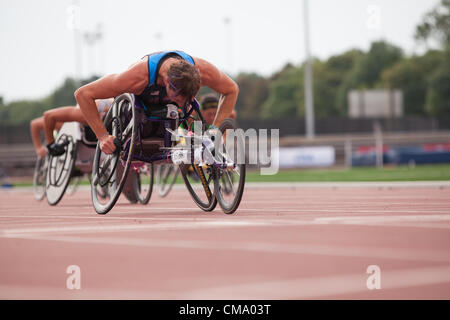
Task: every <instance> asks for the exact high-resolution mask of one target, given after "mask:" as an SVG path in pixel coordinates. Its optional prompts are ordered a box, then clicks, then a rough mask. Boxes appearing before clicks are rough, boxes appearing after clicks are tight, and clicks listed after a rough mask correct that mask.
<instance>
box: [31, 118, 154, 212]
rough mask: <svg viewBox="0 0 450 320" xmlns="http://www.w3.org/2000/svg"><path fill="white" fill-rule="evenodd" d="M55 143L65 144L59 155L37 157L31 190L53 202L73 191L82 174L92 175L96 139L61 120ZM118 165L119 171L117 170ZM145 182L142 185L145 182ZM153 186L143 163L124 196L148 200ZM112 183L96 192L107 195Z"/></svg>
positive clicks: (80, 127)
mask: <svg viewBox="0 0 450 320" xmlns="http://www.w3.org/2000/svg"><path fill="white" fill-rule="evenodd" d="M55 142H56V143H57V144H63V145H65V152H64V154H62V155H61V156H58V157H53V156H51V155H47V156H46V157H43V158H38V159H37V161H36V166H35V171H34V178H33V190H34V196H35V198H36V199H37V200H42V199H43V198H44V197H46V198H47V202H48V203H49V204H50V205H56V204H58V202H59V201H60V200H61V199H62V197H63V196H64V194H65V193H68V194H69V195H71V194H73V193H74V192H75V191H76V189H77V187H78V184H79V183H80V180H81V177H82V176H84V175H87V177H88V179H89V180H90V178H91V175H90V173H91V170H92V161H93V157H94V154H95V148H96V146H97V139H96V137H95V135H94V133H93V132H92V130H91V129H90V128H89V127H88V126H85V125H82V124H80V123H78V122H66V123H64V124H63V126H62V127H61V129H60V130H59V132H58V135H57V137H56V139H55ZM120 169H121V168H120V167H119V169H118V170H119V171H120ZM144 183H145V185H144ZM152 187H153V167H152V166H146V167H145V168H141V170H139V171H138V172H137V171H136V172H133V173H132V174H131V175H130V177H129V180H128V181H127V184H126V187H125V189H124V195H125V197H126V198H127V199H128V200H129V201H130V202H131V203H136V202H140V203H143V204H147V203H148V201H149V200H150V195H151V188H152ZM112 188H114V186H110V187H109V188H103V187H98V195H99V197H102V198H104V199H106V198H108V197H109V195H110V193H111V192H112Z"/></svg>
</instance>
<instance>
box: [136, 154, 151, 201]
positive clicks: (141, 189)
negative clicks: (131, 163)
mask: <svg viewBox="0 0 450 320" xmlns="http://www.w3.org/2000/svg"><path fill="white" fill-rule="evenodd" d="M135 170H136V171H137V172H136V183H135V190H136V195H137V198H138V200H139V202H140V203H142V204H147V203H148V202H149V201H150V198H151V196H152V192H153V180H154V179H153V174H154V170H153V163H145V164H144V165H141V166H139V167H138V168H136V169H135Z"/></svg>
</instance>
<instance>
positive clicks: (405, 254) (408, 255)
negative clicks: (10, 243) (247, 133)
mask: <svg viewBox="0 0 450 320" xmlns="http://www.w3.org/2000/svg"><path fill="white" fill-rule="evenodd" d="M10 237H11V238H18V239H33V240H46V241H59V242H68V243H83V244H86V243H87V244H103V245H113V246H118V245H123V246H137V247H151V248H173V249H194V250H214V251H217V250H222V251H229V250H231V251H250V252H265V253H273V254H307V255H323V256H337V257H350V258H362V257H369V258H374V259H389V260H401V261H405V260H406V261H429V262H450V252H449V251H447V250H445V251H438V250H419V249H408V248H391V247H357V246H332V245H312V244H308V245H303V244H299V243H295V244H292V243H274V242H236V243H232V242H216V241H202V240H168V239H142V238H137V239H136V238H134V239H130V238H119V237H117V238H112V237H110V238H108V237H101V238H99V237H95V238H94V237H73V236H72V237H71V236H56V235H55V236H52V235H47V236H45V235H41V236H37V235H23V234H21V235H11V236H10Z"/></svg>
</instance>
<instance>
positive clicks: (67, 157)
mask: <svg viewBox="0 0 450 320" xmlns="http://www.w3.org/2000/svg"><path fill="white" fill-rule="evenodd" d="M65 125H67V126H66V127H64V126H63V127H61V130H60V131H59V133H58V137H57V139H56V143H57V144H62V143H65V142H68V144H67V145H66V146H65V147H64V149H65V152H64V154H62V155H61V156H58V157H53V156H49V161H48V168H47V179H46V191H45V194H46V197H47V202H48V203H49V204H50V205H52V206H54V205H57V204H58V202H59V201H61V199H62V197H63V196H64V193H65V192H66V189H67V186H68V185H69V182H70V177H71V176H72V171H73V168H74V167H75V160H76V156H77V143H76V141H75V140H74V137H73V136H72V135H71V132H69V131H70V129H69V130H68V131H66V128H69V126H70V123H66V124H65Z"/></svg>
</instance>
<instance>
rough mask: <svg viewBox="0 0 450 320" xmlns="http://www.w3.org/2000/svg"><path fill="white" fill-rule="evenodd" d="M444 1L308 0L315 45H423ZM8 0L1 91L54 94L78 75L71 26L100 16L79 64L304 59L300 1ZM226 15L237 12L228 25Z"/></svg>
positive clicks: (255, 63)
mask: <svg viewBox="0 0 450 320" xmlns="http://www.w3.org/2000/svg"><path fill="white" fill-rule="evenodd" d="M438 3H439V0H309V13H310V16H309V17H310V18H309V19H310V47H311V53H312V54H313V55H314V56H316V57H319V58H321V59H326V58H328V57H329V56H331V55H333V54H338V53H342V52H343V51H345V50H348V49H351V48H360V49H363V50H367V49H368V48H369V45H370V43H371V41H373V40H377V39H381V38H383V39H385V40H388V41H390V42H392V43H394V44H396V45H398V46H400V47H401V48H403V49H404V51H405V52H406V53H407V54H411V53H413V52H417V51H418V50H419V49H420V47H418V46H417V45H416V44H415V42H414V38H413V35H414V29H415V26H416V25H417V24H418V23H419V22H420V21H421V18H422V16H423V14H424V13H425V12H427V11H429V10H430V9H432V8H433V7H434V6H435V5H436V4H438ZM73 4H74V1H73V0H36V1H31V0H0V43H1V51H0V52H1V59H0V96H3V97H4V100H5V101H6V102H9V101H11V100H17V99H21V98H39V97H43V96H45V95H47V94H49V93H50V92H51V91H52V90H53V89H54V88H55V87H56V86H57V85H59V84H60V83H61V82H62V81H63V80H64V78H66V77H67V76H74V75H75V74H76V67H75V66H76V63H75V61H76V58H75V57H76V54H75V52H76V50H75V43H76V42H75V40H74V39H75V37H74V32H73V30H72V29H73V28H72V27H73V26H75V27H77V26H78V27H79V29H80V34H83V33H85V32H92V31H94V30H95V29H96V27H97V25H98V24H101V25H102V29H103V38H102V39H101V40H99V41H98V42H97V44H95V45H93V46H88V45H87V44H86V42H85V41H84V40H83V41H80V42H79V43H80V45H79V48H80V49H79V52H80V54H81V60H80V61H81V69H80V70H79V73H80V74H81V75H82V76H87V75H89V74H91V73H97V74H108V73H116V72H120V71H122V70H124V69H126V68H127V67H128V66H129V65H130V64H131V63H133V62H134V61H136V60H138V59H139V58H141V57H142V56H143V55H145V54H147V53H151V52H153V51H159V50H162V49H163V50H165V49H180V50H184V51H186V52H187V53H189V54H191V55H193V56H198V57H201V58H204V59H207V60H209V61H210V62H212V63H213V64H215V65H216V66H217V67H218V68H219V69H222V70H224V71H226V72H228V73H231V74H236V73H237V72H240V71H246V72H257V73H259V74H262V75H265V76H267V75H270V74H271V73H273V72H275V71H277V70H278V69H280V68H281V67H282V66H283V65H285V64H286V63H288V62H291V63H294V64H298V63H300V62H301V61H303V60H304V59H305V47H304V24H303V23H304V15H303V14H304V12H303V1H302V0H277V1H273V0H271V1H268V0H259V1H257V0H226V1H214V0H190V1H185V0H184V1H181V0H168V1H150V0H145V1H144V0H127V1H124V0H108V1H107V0H78V6H73ZM226 18H228V19H229V23H228V24H227V23H226V22H225V21H226Z"/></svg>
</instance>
